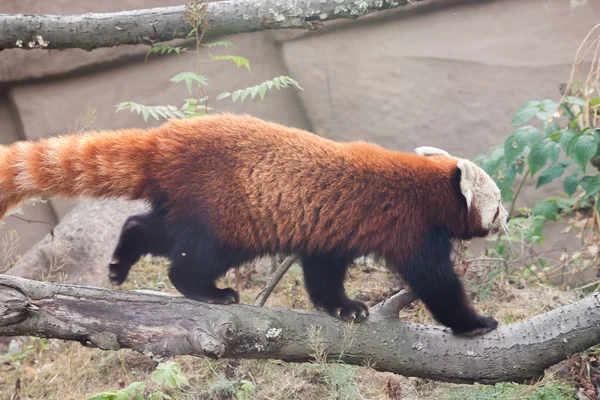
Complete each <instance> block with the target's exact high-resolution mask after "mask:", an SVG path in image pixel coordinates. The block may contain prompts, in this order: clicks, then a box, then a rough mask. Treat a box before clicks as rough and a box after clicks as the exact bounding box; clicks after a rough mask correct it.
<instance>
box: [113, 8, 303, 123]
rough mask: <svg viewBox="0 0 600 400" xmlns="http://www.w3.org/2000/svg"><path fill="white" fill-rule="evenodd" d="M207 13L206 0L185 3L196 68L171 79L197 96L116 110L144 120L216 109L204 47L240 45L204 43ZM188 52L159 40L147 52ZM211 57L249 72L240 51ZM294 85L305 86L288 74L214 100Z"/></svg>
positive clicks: (121, 105) (123, 105) (124, 104)
mask: <svg viewBox="0 0 600 400" xmlns="http://www.w3.org/2000/svg"><path fill="white" fill-rule="evenodd" d="M205 15H206V4H205V3H204V1H203V0H196V1H194V2H191V3H188V4H187V5H186V11H185V13H184V20H185V21H186V22H187V23H189V24H190V25H191V26H192V28H191V30H190V33H189V35H188V37H192V36H194V37H195V39H196V50H195V52H196V55H197V65H198V71H197V72H190V71H184V72H180V73H179V74H177V75H175V76H174V77H172V78H171V79H170V81H171V82H173V83H182V82H183V83H185V86H186V88H187V90H188V93H189V94H192V95H193V94H194V92H195V91H196V92H197V95H196V97H194V98H191V99H185V103H184V104H183V105H181V106H179V107H177V106H173V105H155V106H150V105H144V104H139V103H136V102H133V101H126V102H122V103H119V104H117V105H116V108H117V109H116V112H119V111H124V110H130V111H132V112H135V113H137V114H141V115H142V117H143V118H144V121H147V120H148V119H149V118H150V117H152V118H154V119H156V120H160V119H175V118H190V117H198V116H203V115H206V114H208V112H209V111H211V110H213V109H212V108H211V107H209V105H208V103H209V100H212V98H211V97H210V96H208V95H207V94H206V92H205V88H206V87H207V86H208V78H207V77H206V76H205V75H203V74H202V73H201V72H200V53H201V49H202V48H203V47H206V48H208V49H217V48H226V49H227V48H230V47H231V48H234V49H236V50H237V47H236V46H235V45H234V44H233V43H231V42H229V41H217V42H213V43H202V39H203V35H204V32H205V29H203V28H205V27H203V26H202V25H203V24H204V23H205V22H204V16H205ZM187 52H189V50H188V48H187V47H174V46H169V45H165V44H156V45H153V46H152V47H150V49H149V50H148V52H147V53H146V60H147V59H148V56H149V55H150V54H158V53H160V54H165V53H166V54H167V55H169V54H181V53H187ZM208 55H209V58H210V61H215V62H219V61H226V62H233V63H234V64H235V65H236V67H237V68H240V67H244V68H246V70H247V71H248V72H249V73H250V72H251V69H250V61H249V60H248V59H247V58H245V57H242V56H239V55H232V54H218V55H213V54H211V53H209V54H208ZM289 86H294V87H296V88H297V89H299V90H303V89H302V87H301V86H300V84H299V83H298V82H296V81H295V80H294V79H292V78H290V77H289V76H285V75H283V76H278V77H275V78H273V79H270V80H267V81H265V82H262V83H259V84H257V85H253V86H249V87H246V88H242V89H237V90H235V91H233V92H231V93H230V92H224V93H220V94H218V95H216V96H215V98H214V100H215V101H221V100H224V99H227V98H230V99H231V101H233V102H236V101H237V100H238V99H239V100H240V102H242V101H244V100H245V99H246V98H248V96H249V97H250V98H251V99H254V98H255V97H256V96H258V97H260V99H261V100H263V99H264V97H265V95H266V94H267V92H269V91H271V90H273V88H275V89H278V90H280V89H281V88H286V87H289Z"/></svg>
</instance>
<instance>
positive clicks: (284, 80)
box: [217, 76, 304, 102]
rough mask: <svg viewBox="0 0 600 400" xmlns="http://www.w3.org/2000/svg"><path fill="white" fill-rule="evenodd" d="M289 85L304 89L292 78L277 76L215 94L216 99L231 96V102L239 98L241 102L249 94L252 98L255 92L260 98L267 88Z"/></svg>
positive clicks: (279, 87) (263, 95)
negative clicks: (252, 84) (230, 91)
mask: <svg viewBox="0 0 600 400" xmlns="http://www.w3.org/2000/svg"><path fill="white" fill-rule="evenodd" d="M289 85H293V86H295V87H297V88H298V89H300V90H304V89H302V87H300V84H298V82H296V81H295V80H294V79H292V78H290V77H289V76H278V77H277V78H274V79H271V80H268V81H265V82H263V83H261V84H259V85H255V86H250V87H247V88H245V89H239V90H236V91H235V92H233V93H229V92H224V93H221V94H220V95H218V96H217V100H222V99H225V98H228V97H231V99H232V100H233V102H236V101H237V99H240V102H242V101H244V100H245V99H246V98H247V97H248V96H250V98H251V99H254V98H255V97H256V95H257V94H258V96H259V97H260V99H261V100H262V99H263V98H264V97H265V94H266V93H267V91H268V90H271V89H273V88H276V89H278V90H280V89H281V88H282V87H288V86H289Z"/></svg>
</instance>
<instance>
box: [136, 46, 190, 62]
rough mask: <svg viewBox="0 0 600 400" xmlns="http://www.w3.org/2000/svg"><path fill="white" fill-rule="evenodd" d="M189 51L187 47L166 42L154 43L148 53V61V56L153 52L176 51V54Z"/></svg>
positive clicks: (168, 52)
mask: <svg viewBox="0 0 600 400" xmlns="http://www.w3.org/2000/svg"><path fill="white" fill-rule="evenodd" d="M186 51H187V47H172V46H169V45H166V44H154V45H152V46H151V47H150V48H149V49H148V52H147V53H146V61H147V60H148V56H149V55H150V54H152V53H160V54H165V53H167V54H171V53H173V52H175V53H176V54H179V53H183V52H186Z"/></svg>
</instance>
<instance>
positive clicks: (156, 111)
mask: <svg viewBox="0 0 600 400" xmlns="http://www.w3.org/2000/svg"><path fill="white" fill-rule="evenodd" d="M116 107H117V111H122V110H131V111H133V112H136V113H138V114H142V117H143V118H144V121H147V120H148V118H149V117H150V116H152V117H153V118H154V119H157V120H158V119H160V118H161V117H162V118H164V119H168V118H185V117H186V115H185V113H184V112H183V111H181V110H180V109H178V108H177V107H175V106H172V105H167V106H146V105H143V104H139V103H135V102H133V101H125V102H123V103H119V104H117V105H116Z"/></svg>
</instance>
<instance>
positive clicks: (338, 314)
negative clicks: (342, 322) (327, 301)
mask: <svg viewBox="0 0 600 400" xmlns="http://www.w3.org/2000/svg"><path fill="white" fill-rule="evenodd" d="M335 315H337V316H338V317H339V316H340V315H342V309H341V308H336V309H335Z"/></svg>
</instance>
